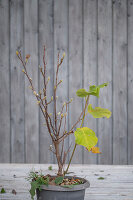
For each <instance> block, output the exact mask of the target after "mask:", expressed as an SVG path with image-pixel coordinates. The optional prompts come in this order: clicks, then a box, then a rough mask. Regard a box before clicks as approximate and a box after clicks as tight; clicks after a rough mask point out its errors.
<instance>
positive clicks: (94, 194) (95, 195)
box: [0, 164, 133, 200]
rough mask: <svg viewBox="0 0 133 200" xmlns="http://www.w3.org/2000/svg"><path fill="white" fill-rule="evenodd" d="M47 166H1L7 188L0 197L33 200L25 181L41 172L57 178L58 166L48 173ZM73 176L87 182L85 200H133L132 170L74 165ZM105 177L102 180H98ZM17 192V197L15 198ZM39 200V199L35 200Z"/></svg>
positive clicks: (1, 183) (0, 182) (0, 176)
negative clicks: (33, 171) (13, 191)
mask: <svg viewBox="0 0 133 200" xmlns="http://www.w3.org/2000/svg"><path fill="white" fill-rule="evenodd" d="M48 166H49V165H48V164H47V165H46V164H42V165H37V164H32V165H30V164H27V165H26V164H25V165H22V164H21V165H19V164H10V165H8V164H1V165H0V189H1V188H2V187H4V188H5V190H6V193H5V194H0V199H1V200H23V199H26V200H30V199H31V197H30V194H29V189H30V184H29V183H28V182H27V181H26V179H25V178H26V177H27V175H28V173H29V172H30V171H31V170H32V169H35V170H36V171H38V170H40V169H41V170H42V173H43V174H45V175H46V174H49V173H50V174H55V173H56V172H57V165H52V167H53V170H52V171H49V170H48ZM70 171H71V172H73V173H71V174H70V175H72V176H73V175H76V176H80V177H83V178H86V179H87V180H88V181H89V182H90V188H88V189H87V190H86V194H85V200H88V199H90V200H132V199H133V192H132V191H133V173H132V171H133V166H130V165H129V166H118V165H116V166H111V165H98V166H97V165H72V166H71V168H70ZM99 177H103V178H104V179H103V180H99ZM13 189H15V191H16V192H17V194H16V195H14V194H12V190H13ZM35 200H36V198H35Z"/></svg>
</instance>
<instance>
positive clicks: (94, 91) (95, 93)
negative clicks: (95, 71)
mask: <svg viewBox="0 0 133 200" xmlns="http://www.w3.org/2000/svg"><path fill="white" fill-rule="evenodd" d="M107 85H108V83H103V84H102V85H98V86H95V85H91V86H90V87H89V92H88V94H89V95H93V96H96V97H99V92H100V88H103V87H106V86H107Z"/></svg>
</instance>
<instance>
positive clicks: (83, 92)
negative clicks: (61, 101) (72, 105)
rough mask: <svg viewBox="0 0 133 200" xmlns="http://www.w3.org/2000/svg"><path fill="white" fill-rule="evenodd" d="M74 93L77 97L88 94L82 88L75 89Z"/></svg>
mask: <svg viewBox="0 0 133 200" xmlns="http://www.w3.org/2000/svg"><path fill="white" fill-rule="evenodd" d="M76 94H77V96H78V97H86V96H88V95H89V93H88V92H87V91H86V90H85V89H83V88H82V89H79V90H77V92H76Z"/></svg>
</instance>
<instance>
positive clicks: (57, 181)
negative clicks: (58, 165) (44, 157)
mask: <svg viewBox="0 0 133 200" xmlns="http://www.w3.org/2000/svg"><path fill="white" fill-rule="evenodd" d="M63 179H64V177H63V176H58V177H57V178H56V179H55V184H56V185H59V184H61V183H62V181H63Z"/></svg>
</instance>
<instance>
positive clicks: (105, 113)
mask: <svg viewBox="0 0 133 200" xmlns="http://www.w3.org/2000/svg"><path fill="white" fill-rule="evenodd" d="M88 112H89V113H90V114H91V115H92V116H93V117H94V118H101V117H106V118H110V116H111V111H109V110H108V109H105V108H100V107H95V108H94V109H93V108H92V105H91V104H89V105H88Z"/></svg>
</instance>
